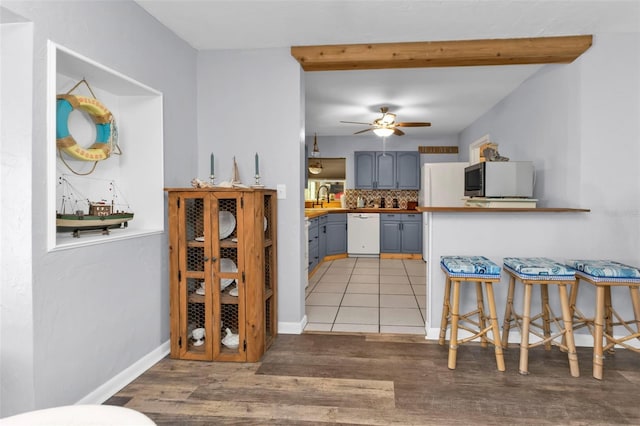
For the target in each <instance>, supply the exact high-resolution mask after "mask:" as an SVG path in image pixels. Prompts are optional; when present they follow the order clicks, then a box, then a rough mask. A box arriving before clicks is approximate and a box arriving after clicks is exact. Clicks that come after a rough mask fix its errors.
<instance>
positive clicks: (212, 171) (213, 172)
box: [210, 152, 215, 176]
mask: <svg viewBox="0 0 640 426" xmlns="http://www.w3.org/2000/svg"><path fill="white" fill-rule="evenodd" d="M214 174H215V170H214V164H213V152H212V153H211V173H210V175H211V176H213V175H214Z"/></svg>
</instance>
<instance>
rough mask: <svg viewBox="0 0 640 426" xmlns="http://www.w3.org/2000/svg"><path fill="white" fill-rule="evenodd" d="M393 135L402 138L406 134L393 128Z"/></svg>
mask: <svg viewBox="0 0 640 426" xmlns="http://www.w3.org/2000/svg"><path fill="white" fill-rule="evenodd" d="M393 134H394V135H397V136H402V135H404V132H403V131H402V130H400V129H398V128H395V127H394V128H393Z"/></svg>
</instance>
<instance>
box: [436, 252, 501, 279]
mask: <svg viewBox="0 0 640 426" xmlns="http://www.w3.org/2000/svg"><path fill="white" fill-rule="evenodd" d="M440 264H441V265H442V267H443V268H444V269H446V271H447V272H449V273H450V274H464V275H482V276H498V277H499V276H500V267H499V266H498V265H496V264H495V263H493V262H492V261H490V260H489V259H487V258H486V257H484V256H442V257H441V258H440Z"/></svg>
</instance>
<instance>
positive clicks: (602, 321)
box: [566, 260, 640, 379]
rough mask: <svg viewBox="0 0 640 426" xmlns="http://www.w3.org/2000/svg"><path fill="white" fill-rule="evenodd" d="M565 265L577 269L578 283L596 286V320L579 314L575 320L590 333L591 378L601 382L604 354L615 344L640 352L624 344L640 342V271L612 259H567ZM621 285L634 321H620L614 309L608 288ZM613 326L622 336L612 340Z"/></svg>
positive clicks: (573, 299)
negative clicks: (627, 290)
mask: <svg viewBox="0 0 640 426" xmlns="http://www.w3.org/2000/svg"><path fill="white" fill-rule="evenodd" d="M566 264H567V265H568V266H571V267H573V268H575V269H576V270H577V272H576V277H577V278H578V282H579V281H580V280H583V281H586V282H588V283H590V284H592V285H594V286H595V287H596V309H595V311H596V312H595V317H594V318H593V319H592V320H591V319H588V318H584V316H583V315H580V316H579V318H578V319H579V320H582V321H583V322H585V323H586V324H587V325H589V329H590V330H591V332H592V334H593V377H595V378H596V379H602V376H603V367H604V363H603V361H604V352H605V351H607V352H609V353H613V351H614V347H615V345H620V346H622V347H624V348H626V349H629V350H632V351H635V352H640V349H638V348H637V347H634V346H631V345H629V344H628V343H627V342H628V341H629V340H632V339H640V291H639V290H638V288H640V270H639V269H638V268H635V267H633V266H629V265H625V264H622V263H619V262H615V261H612V260H568V261H567V262H566ZM620 286H623V287H628V288H629V293H630V296H631V305H632V307H633V314H634V318H633V319H627V320H625V319H623V318H622V317H621V316H620V315H619V314H618V312H616V311H615V310H614V308H613V304H612V299H611V288H612V287H620ZM577 290H578V288H576V291H575V292H574V293H575V294H573V295H572V298H571V299H572V302H573V303H575V301H576V300H577V293H578V291H577ZM633 324H635V331H634V327H633ZM591 325H592V326H591ZM615 327H617V330H620V331H621V332H622V333H623V334H622V335H619V336H618V337H614V328H615ZM603 340H604V341H603Z"/></svg>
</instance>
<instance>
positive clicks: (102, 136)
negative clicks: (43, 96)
mask: <svg viewBox="0 0 640 426" xmlns="http://www.w3.org/2000/svg"><path fill="white" fill-rule="evenodd" d="M56 99H57V101H56V109H57V111H56V146H57V147H58V149H60V150H61V151H63V152H65V153H67V154H68V155H70V156H71V157H73V158H75V159H77V160H84V161H100V160H105V159H107V158H109V155H111V146H112V136H113V132H114V131H115V123H114V119H113V115H112V114H111V112H110V111H109V110H108V109H107V108H106V107H105V106H104V105H103V104H102V103H101V102H100V101H98V100H97V99H95V98H90V97H87V96H78V95H69V94H67V95H58V96H56ZM75 109H78V110H81V111H84V112H87V113H88V114H89V116H90V117H91V119H92V121H93V122H94V123H95V125H96V140H95V142H94V143H93V145H91V146H90V147H89V148H83V147H82V146H80V145H79V144H78V143H77V142H76V140H75V139H74V138H73V136H71V134H70V132H69V125H68V122H69V115H70V114H71V112H72V111H73V110H75Z"/></svg>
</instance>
